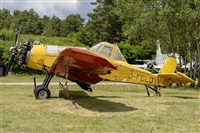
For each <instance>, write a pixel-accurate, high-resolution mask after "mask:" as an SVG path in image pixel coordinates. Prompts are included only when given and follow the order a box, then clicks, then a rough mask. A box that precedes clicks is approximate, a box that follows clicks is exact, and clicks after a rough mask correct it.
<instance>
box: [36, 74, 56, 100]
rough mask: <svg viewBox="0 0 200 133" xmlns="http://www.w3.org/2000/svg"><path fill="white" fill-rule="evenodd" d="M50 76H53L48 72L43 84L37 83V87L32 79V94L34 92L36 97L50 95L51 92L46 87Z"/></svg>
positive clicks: (48, 96)
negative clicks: (33, 87)
mask: <svg viewBox="0 0 200 133" xmlns="http://www.w3.org/2000/svg"><path fill="white" fill-rule="evenodd" d="M52 77H53V75H52V74H48V75H47V76H46V77H45V79H44V82H43V84H42V85H39V86H37V87H36V81H35V79H34V86H35V89H34V94H35V98H36V99H47V98H50V97H51V92H50V90H49V89H48V85H49V83H50V81H51V78H52Z"/></svg>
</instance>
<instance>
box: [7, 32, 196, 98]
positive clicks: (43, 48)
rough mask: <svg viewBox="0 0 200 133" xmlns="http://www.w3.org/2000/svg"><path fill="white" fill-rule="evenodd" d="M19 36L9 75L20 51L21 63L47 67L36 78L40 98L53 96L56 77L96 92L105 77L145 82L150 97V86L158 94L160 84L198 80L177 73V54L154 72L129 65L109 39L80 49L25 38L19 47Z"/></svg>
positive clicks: (36, 96) (36, 95)
mask: <svg viewBox="0 0 200 133" xmlns="http://www.w3.org/2000/svg"><path fill="white" fill-rule="evenodd" d="M17 34H19V32H18V33H17ZM16 37H17V39H16V41H15V45H14V46H13V47H11V51H12V54H11V59H10V62H9V64H8V68H9V69H7V74H8V71H9V70H10V67H11V65H12V63H13V58H14V56H15V54H16V53H18V62H19V63H20V64H21V65H25V66H27V67H28V68H32V69H36V70H40V71H42V70H46V71H47V75H46V77H45V79H44V81H43V83H42V84H41V85H38V86H37V85H36V80H35V79H34V86H35V88H34V95H35V98H36V99H47V98H50V97H51V92H50V90H49V87H48V86H49V83H50V81H51V79H52V78H53V77H54V76H58V77H61V78H64V79H68V80H70V81H72V82H76V83H77V84H78V85H79V86H80V87H81V88H82V89H83V90H86V91H89V92H92V88H91V85H92V84H96V83H98V82H100V81H103V80H109V81H114V82H126V83H132V84H141V85H145V86H146V90H147V94H148V96H150V93H149V90H148V89H149V88H150V89H152V90H153V91H155V93H156V94H157V95H161V93H160V87H166V86H168V85H169V84H170V83H171V82H174V81H176V82H180V83H183V84H187V83H193V82H194V80H192V79H191V78H189V77H187V76H186V75H184V74H182V73H180V72H175V70H176V65H177V62H176V59H175V58H173V57H168V58H167V60H166V61H165V63H164V64H163V66H162V68H161V69H160V71H159V73H158V74H153V73H151V72H149V71H147V70H144V69H141V68H138V67H136V66H133V65H131V64H128V63H127V61H126V59H125V58H124V56H123V55H122V53H121V52H120V49H119V48H118V46H117V45H114V44H111V43H108V42H100V43H98V44H96V45H94V46H93V47H91V48H80V47H68V46H66V47H63V46H53V45H45V44H43V43H41V42H39V41H37V42H35V43H31V42H29V41H25V42H24V43H23V45H22V46H21V47H20V48H17V42H18V38H19V35H17V36H16ZM60 86H61V87H62V88H63V89H64V92H65V94H66V95H67V96H68V97H70V95H69V92H68V88H67V81H66V84H65V85H62V84H61V83H60ZM64 86H65V87H64Z"/></svg>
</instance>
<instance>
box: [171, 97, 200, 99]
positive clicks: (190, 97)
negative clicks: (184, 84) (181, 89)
mask: <svg viewBox="0 0 200 133" xmlns="http://www.w3.org/2000/svg"><path fill="white" fill-rule="evenodd" d="M170 97H176V98H181V99H199V98H198V97H190V96H170Z"/></svg>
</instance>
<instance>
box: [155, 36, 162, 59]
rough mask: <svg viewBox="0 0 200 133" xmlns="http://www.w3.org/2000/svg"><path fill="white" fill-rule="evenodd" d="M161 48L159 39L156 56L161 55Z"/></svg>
mask: <svg viewBox="0 0 200 133" xmlns="http://www.w3.org/2000/svg"><path fill="white" fill-rule="evenodd" d="M161 55H162V53H161V48H160V40H157V49H156V57H157V56H161Z"/></svg>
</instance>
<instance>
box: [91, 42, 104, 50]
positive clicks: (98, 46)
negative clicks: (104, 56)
mask: <svg viewBox="0 0 200 133" xmlns="http://www.w3.org/2000/svg"><path fill="white" fill-rule="evenodd" d="M101 46H102V44H101V43H99V44H97V45H95V46H94V47H93V49H94V51H96V52H98V51H99V49H100V48H101Z"/></svg>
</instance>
